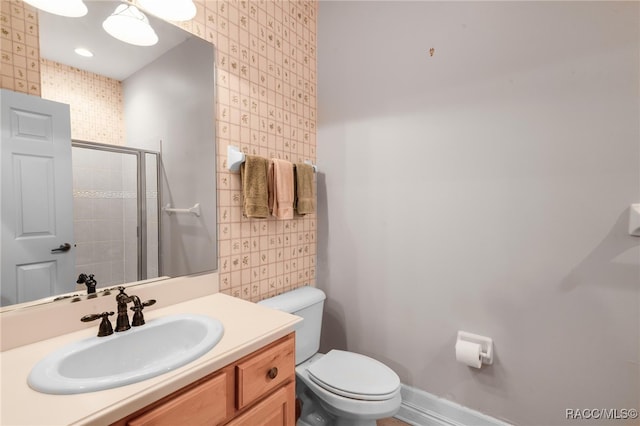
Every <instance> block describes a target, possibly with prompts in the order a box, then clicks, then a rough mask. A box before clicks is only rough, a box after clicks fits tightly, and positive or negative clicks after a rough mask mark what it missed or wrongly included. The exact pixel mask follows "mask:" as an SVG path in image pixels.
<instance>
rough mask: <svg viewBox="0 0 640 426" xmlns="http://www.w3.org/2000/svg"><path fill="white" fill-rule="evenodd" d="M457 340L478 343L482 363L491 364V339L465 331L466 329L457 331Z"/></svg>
mask: <svg viewBox="0 0 640 426" xmlns="http://www.w3.org/2000/svg"><path fill="white" fill-rule="evenodd" d="M458 340H464V341H466V342H471V343H477V344H479V345H480V347H481V348H482V349H481V352H480V358H481V359H482V363H483V364H487V365H491V364H493V339H491V338H490V337H485V336H480V335H478V334H473V333H467V332H466V331H458Z"/></svg>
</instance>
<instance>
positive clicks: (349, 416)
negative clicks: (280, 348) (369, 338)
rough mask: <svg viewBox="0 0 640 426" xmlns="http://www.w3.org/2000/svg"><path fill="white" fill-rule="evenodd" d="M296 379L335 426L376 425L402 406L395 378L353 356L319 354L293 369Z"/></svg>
mask: <svg viewBox="0 0 640 426" xmlns="http://www.w3.org/2000/svg"><path fill="white" fill-rule="evenodd" d="M354 361H360V362H361V364H359V365H358V364H354ZM318 367H320V368H318ZM296 378H297V379H298V380H299V381H301V382H302V383H303V384H304V385H305V386H306V387H307V388H308V389H309V390H310V391H311V392H312V393H313V395H314V396H315V397H316V398H317V401H318V402H319V404H320V406H322V408H323V409H324V410H326V411H327V412H328V413H330V414H331V415H332V416H333V417H335V419H334V421H335V424H336V425H351V426H355V425H358V426H365V425H367V426H368V425H375V423H376V419H380V418H383V417H390V416H393V415H394V414H395V413H396V412H397V411H398V409H399V408H400V403H401V402H402V400H401V397H400V379H399V378H398V376H397V375H396V374H395V373H394V372H393V371H392V370H391V369H390V368H388V367H387V366H385V365H384V364H382V363H380V362H378V361H376V360H374V359H372V358H369V357H366V356H364V355H360V354H356V353H353V352H344V351H336V350H332V351H330V352H328V353H327V354H326V355H323V354H320V353H318V354H316V355H314V356H313V357H311V359H309V360H307V361H305V362H303V363H302V364H300V365H298V366H296Z"/></svg>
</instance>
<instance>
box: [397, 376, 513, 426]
mask: <svg viewBox="0 0 640 426" xmlns="http://www.w3.org/2000/svg"><path fill="white" fill-rule="evenodd" d="M401 393H402V405H401V406H400V410H399V411H398V413H397V414H396V415H395V416H394V417H395V418H397V419H398V420H402V421H403V422H405V423H409V424H411V425H414V426H510V425H509V423H505V422H503V421H502V420H498V419H495V418H493V417H489V416H487V415H485V414H482V413H480V412H478V411H474V410H471V409H469V408H467V407H463V406H462V405H459V404H456V403H454V402H451V401H448V400H446V399H443V398H439V397H437V396H435V395H432V394H430V393H428V392H425V391H422V390H420V389H416V388H412V387H411V386H407V385H402V391H401Z"/></svg>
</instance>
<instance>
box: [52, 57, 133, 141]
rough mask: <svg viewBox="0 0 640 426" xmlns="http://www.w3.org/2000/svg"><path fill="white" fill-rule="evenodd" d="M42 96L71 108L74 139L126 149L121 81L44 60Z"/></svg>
mask: <svg viewBox="0 0 640 426" xmlns="http://www.w3.org/2000/svg"><path fill="white" fill-rule="evenodd" d="M40 75H41V82H42V83H41V96H42V97H43V98H45V99H51V100H55V101H58V102H62V103H65V104H69V105H70V110H71V135H72V137H73V139H79V140H82V141H88V142H101V143H109V144H112V145H125V139H124V134H125V127H124V103H123V100H122V84H121V83H120V82H119V81H118V80H114V79H112V78H108V77H104V76H101V75H98V74H94V73H91V72H89V71H84V70H81V69H78V68H74V67H70V66H68V65H65V64H60V63H58V62H53V61H50V60H48V59H44V58H41V59H40Z"/></svg>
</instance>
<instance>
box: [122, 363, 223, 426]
mask: <svg viewBox="0 0 640 426" xmlns="http://www.w3.org/2000/svg"><path fill="white" fill-rule="evenodd" d="M230 379H231V378H230V374H224V373H223V374H219V375H217V376H215V377H212V378H211V379H208V380H206V381H205V382H203V383H201V384H199V385H197V386H194V387H193V388H191V389H189V390H187V391H186V392H184V393H182V394H180V395H178V396H176V397H174V398H171V399H169V400H168V401H166V402H165V403H162V404H161V405H159V406H157V407H155V408H153V409H151V410H149V411H147V412H146V413H143V414H142V415H140V416H138V417H135V418H133V419H131V420H129V421H128V422H127V425H128V426H175V425H189V426H197V425H208V426H209V425H216V424H219V423H221V422H222V421H223V420H225V419H226V418H227V414H228V413H227V407H228V404H227V390H228V388H227V385H228V383H227V381H228V380H230Z"/></svg>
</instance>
